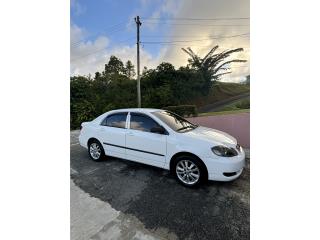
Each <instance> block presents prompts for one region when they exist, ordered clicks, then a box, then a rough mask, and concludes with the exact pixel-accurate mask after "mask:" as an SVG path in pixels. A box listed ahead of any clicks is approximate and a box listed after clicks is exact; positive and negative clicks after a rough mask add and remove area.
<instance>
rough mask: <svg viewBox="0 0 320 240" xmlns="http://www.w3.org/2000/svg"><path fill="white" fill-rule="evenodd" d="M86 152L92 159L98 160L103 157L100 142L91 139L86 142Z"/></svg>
mask: <svg viewBox="0 0 320 240" xmlns="http://www.w3.org/2000/svg"><path fill="white" fill-rule="evenodd" d="M88 153H89V156H90V158H91V159H92V160H93V161H100V160H102V158H103V157H104V150H103V147H102V146H101V144H100V142H99V141H97V140H92V141H90V142H89V144H88Z"/></svg>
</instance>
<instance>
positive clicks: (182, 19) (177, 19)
mask: <svg viewBox="0 0 320 240" xmlns="http://www.w3.org/2000/svg"><path fill="white" fill-rule="evenodd" d="M141 19H143V20H159V21H162V20H165V21H225V20H248V19H250V18H249V17H230V18H174V17H172V18H156V17H143V18H141Z"/></svg>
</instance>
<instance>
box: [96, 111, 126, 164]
mask: <svg viewBox="0 0 320 240" xmlns="http://www.w3.org/2000/svg"><path fill="white" fill-rule="evenodd" d="M127 115H128V113H127V112H119V113H114V114H110V115H108V116H107V117H106V118H105V119H104V120H103V121H102V123H101V126H100V139H102V144H103V147H104V150H105V153H106V155H110V156H114V157H119V158H125V157H126V150H125V146H126V132H127V129H126V122H127Z"/></svg>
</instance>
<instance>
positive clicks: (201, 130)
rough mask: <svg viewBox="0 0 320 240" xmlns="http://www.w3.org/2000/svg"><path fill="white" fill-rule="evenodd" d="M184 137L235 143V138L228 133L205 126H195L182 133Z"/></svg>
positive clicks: (228, 144) (220, 142) (227, 143)
mask: <svg viewBox="0 0 320 240" xmlns="http://www.w3.org/2000/svg"><path fill="white" fill-rule="evenodd" d="M182 134H183V135H185V136H186V137H192V138H196V139H199V140H207V141H209V142H215V143H216V144H224V145H226V146H234V145H236V144H237V140H236V139H235V138H234V137H232V136H230V135H229V134H227V133H225V132H222V131H219V130H216V129H212V128H206V127H200V126H199V127H197V128H196V129H193V130H191V131H188V132H185V133H182Z"/></svg>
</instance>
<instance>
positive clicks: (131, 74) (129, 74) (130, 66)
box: [124, 60, 136, 79]
mask: <svg viewBox="0 0 320 240" xmlns="http://www.w3.org/2000/svg"><path fill="white" fill-rule="evenodd" d="M124 72H125V75H126V76H127V77H128V78H129V79H132V78H133V77H134V76H135V75H136V73H135V71H134V65H133V64H132V62H131V61H130V60H128V61H127V62H126V66H125V68H124Z"/></svg>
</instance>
